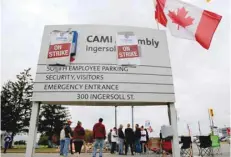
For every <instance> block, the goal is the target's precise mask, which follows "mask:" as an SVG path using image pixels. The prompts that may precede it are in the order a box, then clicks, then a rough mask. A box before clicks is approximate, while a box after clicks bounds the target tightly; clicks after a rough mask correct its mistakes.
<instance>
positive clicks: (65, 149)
mask: <svg viewBox="0 0 231 157" xmlns="http://www.w3.org/2000/svg"><path fill="white" fill-rule="evenodd" d="M70 140H71V139H70V138H65V139H64V147H63V155H64V156H65V157H67V156H68V152H69V145H70Z"/></svg>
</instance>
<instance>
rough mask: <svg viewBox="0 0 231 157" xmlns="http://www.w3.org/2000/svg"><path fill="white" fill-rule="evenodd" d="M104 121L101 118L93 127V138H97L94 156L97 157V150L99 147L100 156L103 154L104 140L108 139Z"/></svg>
mask: <svg viewBox="0 0 231 157" xmlns="http://www.w3.org/2000/svg"><path fill="white" fill-rule="evenodd" d="M102 122H103V119H102V118H100V119H99V122H98V123H96V124H95V125H94V127H93V138H94V139H95V142H94V149H93V153H92V156H93V157H96V151H97V148H98V147H99V149H100V152H99V156H100V157H102V156H103V144H104V140H105V139H106V130H105V126H104V125H103V123H102Z"/></svg>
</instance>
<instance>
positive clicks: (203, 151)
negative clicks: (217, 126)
mask: <svg viewBox="0 0 231 157" xmlns="http://www.w3.org/2000/svg"><path fill="white" fill-rule="evenodd" d="M199 141H200V145H199V147H198V148H199V155H201V156H202V157H203V156H205V155H209V156H210V155H212V153H211V152H212V141H211V139H210V136H199Z"/></svg>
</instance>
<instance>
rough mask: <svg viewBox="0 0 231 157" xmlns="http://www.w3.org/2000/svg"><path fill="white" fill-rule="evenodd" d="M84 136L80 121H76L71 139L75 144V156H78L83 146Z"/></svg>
mask: <svg viewBox="0 0 231 157" xmlns="http://www.w3.org/2000/svg"><path fill="white" fill-rule="evenodd" d="M84 136H85V130H84V128H83V127H82V123H81V122H80V121H78V123H77V126H76V127H75V129H74V136H73V141H74V144H75V153H76V156H77V157H79V156H80V153H81V150H82V146H83V141H84Z"/></svg>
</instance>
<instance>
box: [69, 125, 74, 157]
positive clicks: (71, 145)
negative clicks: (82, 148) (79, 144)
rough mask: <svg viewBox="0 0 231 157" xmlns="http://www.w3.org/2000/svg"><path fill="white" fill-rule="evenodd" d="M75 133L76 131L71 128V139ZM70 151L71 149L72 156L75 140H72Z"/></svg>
mask: <svg viewBox="0 0 231 157" xmlns="http://www.w3.org/2000/svg"><path fill="white" fill-rule="evenodd" d="M73 132H74V129H73V128H71V137H73ZM70 149H71V154H74V152H73V140H72V139H70Z"/></svg>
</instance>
